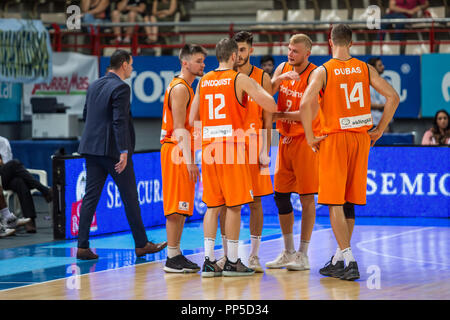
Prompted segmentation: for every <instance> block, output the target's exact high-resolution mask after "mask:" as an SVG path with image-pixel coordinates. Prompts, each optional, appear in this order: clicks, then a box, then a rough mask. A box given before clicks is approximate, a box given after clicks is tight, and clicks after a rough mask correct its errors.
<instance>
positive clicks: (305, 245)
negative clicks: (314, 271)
mask: <svg viewBox="0 0 450 320" xmlns="http://www.w3.org/2000/svg"><path fill="white" fill-rule="evenodd" d="M308 247H309V241H306V240H301V241H300V249H298V251H300V252H301V253H303V254H304V255H305V256H307V255H308Z"/></svg>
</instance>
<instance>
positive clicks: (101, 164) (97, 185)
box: [78, 155, 148, 248]
mask: <svg viewBox="0 0 450 320" xmlns="http://www.w3.org/2000/svg"><path fill="white" fill-rule="evenodd" d="M85 158H86V193H85V195H84V197H83V202H82V204H81V209H80V225H79V229H78V248H89V231H90V226H91V223H92V219H93V218H94V213H95V210H96V208H97V205H98V202H99V200H100V197H101V194H102V190H103V186H104V185H105V181H106V178H107V177H108V174H110V175H111V177H112V179H113V180H114V182H115V183H116V185H117V187H118V189H119V192H120V197H121V199H122V202H123V205H124V208H125V214H126V216H127V220H128V224H129V225H130V229H131V233H132V235H133V238H134V243H135V246H136V248H142V247H144V246H145V245H146V243H147V242H148V239H147V234H146V232H145V227H144V223H143V222H142V217H141V208H140V207H139V199H138V193H137V186H136V176H135V174H134V167H133V161H132V159H131V156H128V160H127V166H126V167H125V170H124V171H123V172H122V173H121V174H118V173H117V172H116V170H115V169H114V166H115V164H116V163H117V162H118V160H117V159H113V158H109V157H103V156H92V155H85Z"/></svg>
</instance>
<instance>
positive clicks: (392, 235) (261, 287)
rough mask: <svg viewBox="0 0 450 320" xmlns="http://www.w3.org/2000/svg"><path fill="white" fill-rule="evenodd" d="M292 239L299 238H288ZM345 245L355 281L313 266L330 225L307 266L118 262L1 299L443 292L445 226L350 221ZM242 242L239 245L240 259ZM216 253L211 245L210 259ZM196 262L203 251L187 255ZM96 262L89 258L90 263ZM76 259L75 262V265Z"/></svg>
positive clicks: (315, 241)
mask: <svg viewBox="0 0 450 320" xmlns="http://www.w3.org/2000/svg"><path fill="white" fill-rule="evenodd" d="M294 239H295V241H296V243H299V236H298V235H296V237H295V238H294ZM282 248H283V240H282V238H275V239H271V240H268V241H264V242H263V243H262V244H261V247H260V258H261V262H262V263H263V265H264V264H265V263H266V262H267V261H270V260H272V259H274V258H275V257H276V256H277V255H278V254H279V253H280V251H281V250H282ZM352 248H353V251H354V255H355V258H356V259H357V261H358V265H359V270H360V274H361V279H359V280H358V281H354V282H349V281H343V280H339V279H334V278H327V277H323V276H321V275H320V274H319V273H318V270H319V269H320V268H321V267H322V266H323V265H324V264H325V262H327V261H328V260H329V258H330V257H331V255H332V254H333V253H334V250H335V242H334V237H333V233H332V231H331V229H329V228H327V229H321V230H316V231H314V232H313V237H312V239H311V244H310V247H309V259H310V264H311V270H308V271H287V270H285V269H279V270H268V269H266V270H265V273H263V274H255V275H254V276H250V277H236V278H227V277H220V278H212V279H203V278H201V275H200V273H196V274H167V273H165V272H164V271H163V266H164V261H155V262H149V263H143V264H138V265H130V266H124V267H121V268H116V269H109V270H105V271H100V272H93V273H88V274H84V275H81V276H78V277H76V276H72V277H68V278H63V279H57V280H53V281H47V282H43V283H37V284H33V285H28V286H23V287H19V288H13V289H7V290H2V291H0V299H50V300H71V299H163V300H166V299H169V300H177V299H188V300H203V299H206V300H214V299H220V300H222V299H233V300H236V299H238V300H239V299H249V300H258V299H266V300H282V299H283V300H284V299H285V300H288V299H289V300H290V299H300V300H303V299H399V300H402V299H431V300H443V299H445V300H446V299H449V298H450V232H449V228H446V227H433V226H431V227H423V226H368V225H363V226H356V227H355V232H354V238H353V239H352ZM248 250H249V245H248V244H247V245H241V246H240V255H241V257H243V261H246V260H247V257H248ZM221 255H222V251H221V250H217V251H216V257H220V256H221ZM189 258H190V259H191V260H193V261H195V262H197V263H198V264H199V265H202V263H203V253H197V254H193V255H190V256H189ZM94 264H95V263H94ZM74 265H75V264H74Z"/></svg>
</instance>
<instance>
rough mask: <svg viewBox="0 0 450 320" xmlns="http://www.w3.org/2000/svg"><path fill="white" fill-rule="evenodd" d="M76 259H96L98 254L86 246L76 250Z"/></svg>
mask: <svg viewBox="0 0 450 320" xmlns="http://www.w3.org/2000/svg"><path fill="white" fill-rule="evenodd" d="M77 259H80V260H95V259H98V254H95V253H93V252H92V251H91V249H89V248H86V249H83V248H78V250H77Z"/></svg>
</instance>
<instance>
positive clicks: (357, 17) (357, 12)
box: [351, 8, 371, 29]
mask: <svg viewBox="0 0 450 320" xmlns="http://www.w3.org/2000/svg"><path fill="white" fill-rule="evenodd" d="M369 13H371V10H369V8H354V9H353V16H352V20H353V21H367V18H368V17H369ZM351 27H352V28H355V29H361V28H366V27H367V24H363V23H361V24H360V23H358V24H352V25H351Z"/></svg>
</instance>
